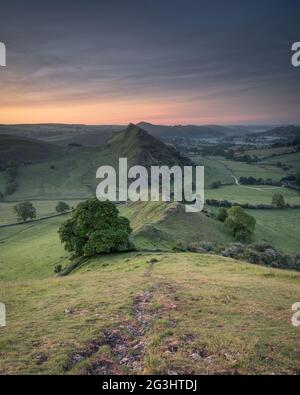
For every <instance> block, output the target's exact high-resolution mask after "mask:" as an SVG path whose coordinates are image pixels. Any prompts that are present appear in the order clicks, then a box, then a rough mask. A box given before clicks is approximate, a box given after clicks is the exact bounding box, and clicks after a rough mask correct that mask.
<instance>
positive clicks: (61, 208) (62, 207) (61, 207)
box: [55, 202, 70, 214]
mask: <svg viewBox="0 0 300 395" xmlns="http://www.w3.org/2000/svg"><path fill="white" fill-rule="evenodd" d="M55 210H56V212H57V213H59V214H63V213H65V212H66V211H69V210H70V206H69V205H68V204H67V203H66V202H58V203H57V205H56V207H55Z"/></svg>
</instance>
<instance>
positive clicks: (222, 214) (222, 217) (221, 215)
mask: <svg viewBox="0 0 300 395" xmlns="http://www.w3.org/2000/svg"><path fill="white" fill-rule="evenodd" d="M227 217H228V212H227V209H226V208H225V207H220V208H219V210H218V213H217V220H218V221H220V222H225V221H226V219H227Z"/></svg>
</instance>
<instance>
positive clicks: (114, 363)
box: [66, 288, 153, 375]
mask: <svg viewBox="0 0 300 395" xmlns="http://www.w3.org/2000/svg"><path fill="white" fill-rule="evenodd" d="M152 298H153V288H149V289H147V290H145V291H141V292H139V293H138V294H137V295H136V296H135V297H134V300H133V306H132V313H133V317H132V319H131V320H128V321H123V322H121V323H120V325H119V327H118V328H113V329H110V330H109V329H107V330H105V331H104V332H103V333H102V334H101V336H100V337H99V338H98V339H93V340H90V341H88V342H87V343H86V344H85V345H84V346H83V348H82V349H80V350H77V351H75V352H74V353H73V354H72V355H71V359H70V363H69V366H68V367H67V369H66V370H68V371H69V370H70V369H72V368H73V367H74V366H75V365H76V364H78V363H79V362H82V361H83V360H86V359H90V363H89V364H88V367H86V368H83V369H82V370H81V371H80V373H81V374H85V375H102V374H121V373H131V374H138V373H142V372H143V370H144V366H143V359H144V355H145V350H146V347H147V338H146V332H147V330H148V329H149V328H150V326H151V323H152V320H153V316H151V314H150V307H151V303H152ZM102 346H109V348H110V351H111V355H112V356H113V358H109V357H108V356H107V355H104V354H103V353H101V351H100V349H101V347H102Z"/></svg>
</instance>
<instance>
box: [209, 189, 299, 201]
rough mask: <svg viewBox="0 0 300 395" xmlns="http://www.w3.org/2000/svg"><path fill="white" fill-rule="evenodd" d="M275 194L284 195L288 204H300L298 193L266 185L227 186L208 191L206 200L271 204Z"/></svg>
mask: <svg viewBox="0 0 300 395" xmlns="http://www.w3.org/2000/svg"><path fill="white" fill-rule="evenodd" d="M274 193H280V194H281V195H283V197H284V199H285V202H286V203H290V204H300V195H299V193H298V192H297V191H295V190H293V189H288V188H282V187H272V186H264V185H251V186H250V185H249V186H248V185H228V186H227V185H226V186H222V187H220V188H218V189H208V190H206V191H205V198H206V199H218V200H225V199H226V200H229V201H231V202H237V203H252V204H259V203H266V204H271V203H272V196H273V195H274Z"/></svg>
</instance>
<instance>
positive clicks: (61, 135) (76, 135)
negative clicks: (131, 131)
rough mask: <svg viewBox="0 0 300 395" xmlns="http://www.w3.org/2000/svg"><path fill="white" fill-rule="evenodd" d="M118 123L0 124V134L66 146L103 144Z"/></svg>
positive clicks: (118, 127)
mask: <svg viewBox="0 0 300 395" xmlns="http://www.w3.org/2000/svg"><path fill="white" fill-rule="evenodd" d="M123 127H124V126H120V125H80V124H79V125H77V124H74V125H73V124H56V123H50V124H24V125H0V135H1V134H9V135H15V136H21V137H28V138H34V139H38V140H42V141H47V142H52V143H55V144H59V145H63V146H67V145H68V144H73V143H75V144H81V145H83V146H97V145H100V144H103V143H104V142H105V141H107V139H108V138H109V137H110V136H111V134H112V133H113V132H114V131H118V130H121V129H122V128H123Z"/></svg>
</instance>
